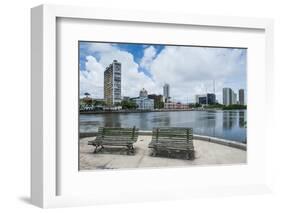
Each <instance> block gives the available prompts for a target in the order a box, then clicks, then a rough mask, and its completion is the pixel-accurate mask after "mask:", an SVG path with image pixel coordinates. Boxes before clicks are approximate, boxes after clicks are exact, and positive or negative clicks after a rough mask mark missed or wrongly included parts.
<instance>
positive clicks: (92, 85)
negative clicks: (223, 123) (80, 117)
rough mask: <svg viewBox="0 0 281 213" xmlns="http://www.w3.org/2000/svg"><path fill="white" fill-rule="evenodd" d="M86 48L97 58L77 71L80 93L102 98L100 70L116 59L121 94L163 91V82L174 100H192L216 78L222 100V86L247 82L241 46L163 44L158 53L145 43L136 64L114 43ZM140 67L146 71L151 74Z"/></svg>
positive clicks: (235, 86)
mask: <svg viewBox="0 0 281 213" xmlns="http://www.w3.org/2000/svg"><path fill="white" fill-rule="evenodd" d="M89 48H90V50H91V51H92V52H93V53H94V54H93V55H95V54H97V55H98V56H99V57H98V58H99V60H97V58H95V57H94V56H88V57H87V62H86V64H85V71H81V72H80V73H81V75H80V88H81V89H80V91H81V92H80V95H83V93H85V92H89V93H90V94H91V95H92V97H95V98H103V72H104V70H105V68H106V66H108V65H109V64H110V63H112V61H113V60H115V59H116V60H118V61H120V62H121V64H122V75H121V76H122V84H121V85H122V96H130V97H135V96H138V94H139V91H140V90H141V89H142V88H145V89H146V90H147V91H148V92H149V93H156V94H162V87H163V84H164V83H169V84H170V90H171V91H170V94H171V97H172V98H173V99H174V100H175V101H182V102H186V101H187V99H188V101H189V102H191V101H194V96H195V94H201V93H206V92H213V80H215V81H216V95H217V98H218V100H219V101H221V91H222V88H223V87H232V88H233V89H235V90H238V89H239V88H245V86H246V85H245V83H246V79H245V78H246V73H245V66H246V65H245V63H246V61H245V56H243V57H242V59H241V54H242V52H243V50H241V49H226V48H196V47H180V46H166V47H165V48H164V49H163V50H162V51H161V52H160V53H159V54H158V55H157V54H156V50H155V48H154V47H153V46H146V47H144V48H145V49H144V56H143V58H142V59H141V60H140V63H139V64H138V63H136V62H135V61H134V56H133V55H132V54H131V53H129V52H127V51H124V50H120V49H118V47H117V46H116V45H112V44H98V43H93V44H91V45H90V46H89ZM140 68H144V69H146V70H147V71H149V72H150V74H151V77H149V76H147V75H145V74H144V73H143V72H140Z"/></svg>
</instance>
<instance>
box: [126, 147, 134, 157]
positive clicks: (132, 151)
mask: <svg viewBox="0 0 281 213" xmlns="http://www.w3.org/2000/svg"><path fill="white" fill-rule="evenodd" d="M127 148H128V150H127V155H129V154H131V153H132V154H133V153H135V149H134V146H133V145H128V146H127Z"/></svg>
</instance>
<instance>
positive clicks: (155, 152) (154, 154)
mask: <svg viewBox="0 0 281 213" xmlns="http://www.w3.org/2000/svg"><path fill="white" fill-rule="evenodd" d="M151 155H152V156H153V157H156V155H157V150H156V149H155V148H153V149H152V153H151Z"/></svg>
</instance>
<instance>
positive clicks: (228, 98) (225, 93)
mask: <svg viewBox="0 0 281 213" xmlns="http://www.w3.org/2000/svg"><path fill="white" fill-rule="evenodd" d="M232 96H233V92H232V89H231V88H223V89H222V102H223V104H224V105H226V106H228V105H231V104H232V101H233V98H232Z"/></svg>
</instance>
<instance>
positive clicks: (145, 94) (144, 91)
mask: <svg viewBox="0 0 281 213" xmlns="http://www.w3.org/2000/svg"><path fill="white" fill-rule="evenodd" d="M147 96H148V93H147V91H146V90H145V89H144V88H142V90H141V91H140V97H147Z"/></svg>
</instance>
